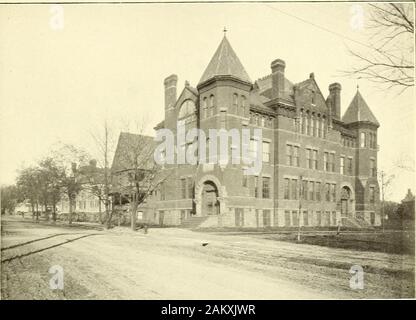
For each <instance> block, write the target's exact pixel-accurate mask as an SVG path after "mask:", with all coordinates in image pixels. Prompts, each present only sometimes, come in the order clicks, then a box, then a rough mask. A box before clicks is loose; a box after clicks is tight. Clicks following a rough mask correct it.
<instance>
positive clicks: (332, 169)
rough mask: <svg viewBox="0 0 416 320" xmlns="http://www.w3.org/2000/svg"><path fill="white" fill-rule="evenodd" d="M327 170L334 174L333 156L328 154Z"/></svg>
mask: <svg viewBox="0 0 416 320" xmlns="http://www.w3.org/2000/svg"><path fill="white" fill-rule="evenodd" d="M329 170H330V171H331V172H335V154H334V153H330V154H329Z"/></svg>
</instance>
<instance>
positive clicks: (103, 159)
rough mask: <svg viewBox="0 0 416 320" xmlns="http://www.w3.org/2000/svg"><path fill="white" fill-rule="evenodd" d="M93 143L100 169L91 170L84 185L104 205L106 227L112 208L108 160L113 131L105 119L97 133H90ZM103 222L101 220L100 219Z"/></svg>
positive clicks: (112, 143) (112, 145) (110, 217)
mask: <svg viewBox="0 0 416 320" xmlns="http://www.w3.org/2000/svg"><path fill="white" fill-rule="evenodd" d="M90 134H91V136H92V138H93V141H94V143H95V146H96V149H97V154H98V161H99V163H100V167H101V168H102V170H99V169H98V170H96V171H95V172H91V173H90V176H89V177H88V179H89V181H88V185H86V186H85V188H87V189H88V190H89V191H90V192H91V193H92V194H94V195H95V196H96V197H98V199H99V201H100V203H103V204H104V207H105V223H106V227H107V228H110V227H111V219H112V210H111V209H110V206H111V202H112V201H111V195H110V191H111V185H112V178H111V169H110V161H111V157H112V154H113V152H114V151H113V150H114V138H113V136H114V131H113V130H112V128H110V126H109V124H108V122H107V121H104V124H103V127H102V128H101V129H100V132H99V133H94V132H91V133H90ZM102 222H103V221H102Z"/></svg>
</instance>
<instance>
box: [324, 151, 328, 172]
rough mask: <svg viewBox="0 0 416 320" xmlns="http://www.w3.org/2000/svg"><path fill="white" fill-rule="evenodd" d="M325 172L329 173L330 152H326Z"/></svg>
mask: <svg viewBox="0 0 416 320" xmlns="http://www.w3.org/2000/svg"><path fill="white" fill-rule="evenodd" d="M324 170H325V171H329V163H328V152H324Z"/></svg>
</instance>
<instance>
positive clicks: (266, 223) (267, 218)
mask: <svg viewBox="0 0 416 320" xmlns="http://www.w3.org/2000/svg"><path fill="white" fill-rule="evenodd" d="M263 226H264V227H270V210H263Z"/></svg>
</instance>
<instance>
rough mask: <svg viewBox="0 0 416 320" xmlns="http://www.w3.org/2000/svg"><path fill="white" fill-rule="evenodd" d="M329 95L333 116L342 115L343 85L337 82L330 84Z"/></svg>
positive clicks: (338, 117)
mask: <svg viewBox="0 0 416 320" xmlns="http://www.w3.org/2000/svg"><path fill="white" fill-rule="evenodd" d="M329 96H330V97H331V108H332V117H333V118H335V119H340V117H341V85H340V84H339V83H337V82H335V83H332V84H330V85H329Z"/></svg>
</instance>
